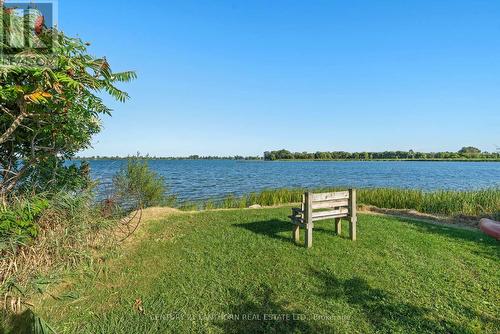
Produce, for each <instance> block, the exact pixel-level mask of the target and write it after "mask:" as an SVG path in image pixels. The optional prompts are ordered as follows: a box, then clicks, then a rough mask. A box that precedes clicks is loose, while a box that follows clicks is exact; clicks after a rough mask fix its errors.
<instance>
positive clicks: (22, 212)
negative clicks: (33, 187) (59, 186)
mask: <svg viewBox="0 0 500 334" xmlns="http://www.w3.org/2000/svg"><path fill="white" fill-rule="evenodd" d="M48 207H49V202H48V200H47V199H45V198H41V197H38V198H34V199H31V200H22V201H19V202H18V203H15V204H14V205H12V206H10V207H5V208H2V209H1V210H0V238H1V239H5V238H7V237H12V236H16V237H21V238H24V237H36V236H37V234H38V228H37V219H38V218H39V217H40V215H41V214H42V212H43V211H44V210H45V209H47V208H48Z"/></svg>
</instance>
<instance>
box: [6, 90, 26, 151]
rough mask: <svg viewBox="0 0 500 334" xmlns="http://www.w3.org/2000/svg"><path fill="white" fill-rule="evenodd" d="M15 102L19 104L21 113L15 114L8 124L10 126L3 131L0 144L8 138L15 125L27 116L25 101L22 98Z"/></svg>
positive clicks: (15, 127) (14, 129)
mask: <svg viewBox="0 0 500 334" xmlns="http://www.w3.org/2000/svg"><path fill="white" fill-rule="evenodd" d="M17 104H18V106H19V110H20V111H21V113H20V114H19V116H17V118H16V119H15V120H14V122H13V123H12V124H11V125H10V127H9V128H8V129H7V130H6V131H5V132H4V133H3V135H2V136H0V145H1V144H3V143H5V142H6V141H7V139H9V137H10V135H11V134H12V133H13V132H14V131H16V129H17V127H18V126H19V125H20V124H21V122H22V121H23V119H25V118H26V117H28V116H29V113H28V109H27V106H26V102H25V101H24V100H23V99H22V98H21V99H19V101H18V103H17Z"/></svg>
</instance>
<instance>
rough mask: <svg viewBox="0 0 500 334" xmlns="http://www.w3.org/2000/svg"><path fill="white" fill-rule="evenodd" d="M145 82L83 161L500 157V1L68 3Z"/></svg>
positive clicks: (88, 30)
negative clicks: (470, 152)
mask: <svg viewBox="0 0 500 334" xmlns="http://www.w3.org/2000/svg"><path fill="white" fill-rule="evenodd" d="M59 26H60V28H61V29H62V30H64V31H65V32H66V33H67V34H69V35H79V36H80V37H82V38H83V39H84V40H86V41H90V42H91V43H92V46H91V52H92V53H93V54H95V55H97V56H103V55H105V56H107V58H108V60H109V61H110V63H111V65H112V67H113V69H114V70H117V71H118V70H135V71H137V74H138V76H139V77H138V79H137V80H136V81H135V82H133V83H131V84H127V85H125V86H123V88H125V89H126V90H127V91H128V92H129V93H130V95H131V100H130V101H129V102H127V103H125V104H120V103H114V102H111V101H110V105H111V106H112V107H113V108H114V113H113V117H111V118H106V119H104V130H103V132H102V133H101V134H100V135H99V136H97V137H96V138H95V141H94V149H92V150H87V151H85V152H83V153H82V155H87V156H88V155H127V154H133V153H135V152H137V151H140V152H141V153H144V154H145V153H150V154H152V155H159V156H179V155H181V156H183V155H189V154H200V155H209V154H210V155H235V154H243V155H260V154H262V152H263V151H265V150H272V149H280V148H287V149H289V150H293V151H318V150H320V151H321V150H324V151H326V150H329V151H333V150H347V151H382V150H397V149H398V150H408V149H413V150H420V151H438V150H451V151H456V150H458V149H459V148H460V147H462V146H468V145H473V146H477V147H479V148H480V149H483V150H488V151H495V149H496V146H495V145H498V146H500V1H498V0H491V1H484V0H475V1H461V0H449V1H447V0H440V1H435V0H434V1H425V0H414V1H394V0H390V1H389V0H388V1H383V0H377V1H373V0H366V1H356V0H354V1H353V0H345V1H335V0H327V1H315V0H302V1H291V0H289V1H278V0H262V1H260V0H249V1H246V0H241V1H222V0H212V1H202V0H200V1H188V0H181V1H117V0H106V1H102V0H100V1H98V0H91V1H89V0H86V1H74V0H59Z"/></svg>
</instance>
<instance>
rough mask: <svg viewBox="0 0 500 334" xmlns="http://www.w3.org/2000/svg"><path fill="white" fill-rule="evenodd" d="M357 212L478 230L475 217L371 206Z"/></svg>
mask: <svg viewBox="0 0 500 334" xmlns="http://www.w3.org/2000/svg"><path fill="white" fill-rule="evenodd" d="M358 210H359V211H360V212H362V213H369V214H379V215H389V216H396V217H404V218H410V219H415V220H419V221H424V222H426V223H430V224H437V225H445V226H451V227H457V228H465V229H469V230H477V229H478V228H479V220H478V219H477V218H475V217H467V216H460V217H448V216H440V215H433V214H429V213H422V212H418V211H415V210H408V209H383V208H378V207H376V206H371V205H360V206H359V207H358Z"/></svg>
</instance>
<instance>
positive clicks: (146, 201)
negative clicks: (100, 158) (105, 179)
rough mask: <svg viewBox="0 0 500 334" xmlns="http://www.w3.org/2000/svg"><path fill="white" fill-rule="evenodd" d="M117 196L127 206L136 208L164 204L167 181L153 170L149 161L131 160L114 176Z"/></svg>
mask: <svg viewBox="0 0 500 334" xmlns="http://www.w3.org/2000/svg"><path fill="white" fill-rule="evenodd" d="M113 186H114V189H115V196H116V197H117V198H119V199H120V201H121V202H124V204H125V205H127V204H128V205H129V206H131V207H134V206H135V205H139V206H142V207H148V206H155V205H161V204H164V203H165V202H166V200H167V198H166V196H165V192H166V187H165V180H164V178H163V177H162V176H160V175H158V174H157V173H156V172H154V171H153V170H151V169H150V168H149V166H148V163H147V161H145V160H140V159H139V158H130V159H129V160H128V161H127V164H126V165H125V166H124V167H123V168H122V169H121V170H120V171H119V172H118V173H117V174H116V175H115V176H114V178H113Z"/></svg>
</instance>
